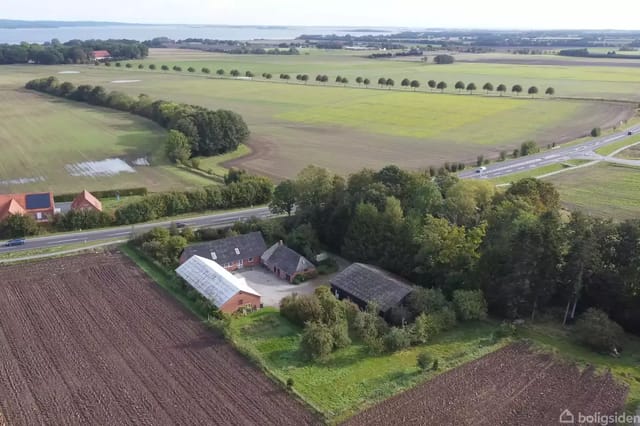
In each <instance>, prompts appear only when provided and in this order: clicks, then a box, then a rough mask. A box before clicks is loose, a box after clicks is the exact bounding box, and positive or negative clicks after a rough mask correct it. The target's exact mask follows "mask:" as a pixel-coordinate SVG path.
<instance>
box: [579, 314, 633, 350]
mask: <svg viewBox="0 0 640 426" xmlns="http://www.w3.org/2000/svg"><path fill="white" fill-rule="evenodd" d="M574 332H575V335H576V337H577V338H578V340H579V341H580V342H581V343H582V344H584V345H586V346H589V347H591V348H592V349H595V350H598V351H613V350H617V349H618V348H620V347H621V345H622V341H623V339H624V331H623V330H622V327H620V325H618V324H617V323H616V322H615V321H612V320H611V319H609V317H608V316H607V314H606V313H605V312H603V311H601V310H599V309H595V308H590V309H588V310H587V311H586V312H585V313H583V314H582V315H580V317H579V318H578V320H577V321H576V325H575V330H574Z"/></svg>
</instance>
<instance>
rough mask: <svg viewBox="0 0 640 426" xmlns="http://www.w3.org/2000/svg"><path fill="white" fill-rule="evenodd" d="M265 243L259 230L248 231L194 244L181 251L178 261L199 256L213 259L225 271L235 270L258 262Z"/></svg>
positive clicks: (181, 261)
mask: <svg viewBox="0 0 640 426" xmlns="http://www.w3.org/2000/svg"><path fill="white" fill-rule="evenodd" d="M266 248H267V245H266V244H265V242H264V238H262V233H261V232H250V233H248V234H244V235H237V236H234V237H229V238H223V239H220V240H215V241H209V242H206V243H202V244H194V245H191V246H189V247H187V248H185V249H184V250H183V251H182V254H181V255H180V263H184V262H186V261H187V260H189V259H190V258H191V256H200V257H204V258H206V259H211V260H215V261H216V262H217V263H219V264H220V265H222V267H224V268H225V269H226V270H227V271H235V270H236V269H241V268H244V267H245V266H253V265H259V264H260V257H261V256H262V253H264V251H265V250H266Z"/></svg>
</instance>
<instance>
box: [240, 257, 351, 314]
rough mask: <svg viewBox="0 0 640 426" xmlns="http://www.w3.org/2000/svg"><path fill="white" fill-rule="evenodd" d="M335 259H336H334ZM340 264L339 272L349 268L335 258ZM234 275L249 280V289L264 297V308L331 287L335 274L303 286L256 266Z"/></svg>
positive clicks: (324, 276)
mask: <svg viewBox="0 0 640 426" xmlns="http://www.w3.org/2000/svg"><path fill="white" fill-rule="evenodd" d="M334 258H335V257H334ZM335 259H336V261H337V262H338V266H339V270H340V271H341V270H343V269H344V268H346V267H347V266H349V262H347V261H346V260H343V259H340V258H335ZM234 274H236V275H238V276H241V277H243V278H244V279H245V280H247V284H248V285H249V287H252V288H253V289H254V290H256V291H257V292H258V293H260V295H261V296H262V304H263V305H264V306H274V307H278V306H279V305H280V300H282V299H283V298H284V297H286V296H288V295H290V294H293V293H298V294H311V293H313V291H314V290H315V289H316V288H318V287H319V286H321V285H329V280H330V279H331V278H332V277H333V275H335V274H330V275H320V276H318V277H316V278H314V279H312V280H309V281H305V282H303V283H302V284H298V285H292V284H289V283H288V282H287V281H285V280H281V279H279V278H278V277H276V276H275V275H273V274H272V273H271V272H269V271H268V270H267V269H265V268H264V267H262V266H254V267H251V268H245V269H243V270H240V271H235V272H234Z"/></svg>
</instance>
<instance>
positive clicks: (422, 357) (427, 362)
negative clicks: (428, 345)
mask: <svg viewBox="0 0 640 426" xmlns="http://www.w3.org/2000/svg"><path fill="white" fill-rule="evenodd" d="M416 362H417V364H418V367H420V369H421V370H427V369H429V367H430V366H431V365H432V361H431V355H429V352H420V353H419V354H418V356H417V358H416Z"/></svg>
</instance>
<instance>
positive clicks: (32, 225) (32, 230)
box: [0, 214, 40, 238]
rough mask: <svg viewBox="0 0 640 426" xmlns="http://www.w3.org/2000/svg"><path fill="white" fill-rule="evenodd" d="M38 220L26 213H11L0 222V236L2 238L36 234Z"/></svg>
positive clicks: (38, 230) (37, 232) (38, 229)
mask: <svg viewBox="0 0 640 426" xmlns="http://www.w3.org/2000/svg"><path fill="white" fill-rule="evenodd" d="M39 233H40V227H39V226H38V222H36V220H35V219H34V218H33V217H31V216H27V215H21V214H13V215H11V216H9V217H8V218H6V219H5V220H3V221H2V222H0V236H2V238H19V237H28V236H31V235H38V234H39Z"/></svg>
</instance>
